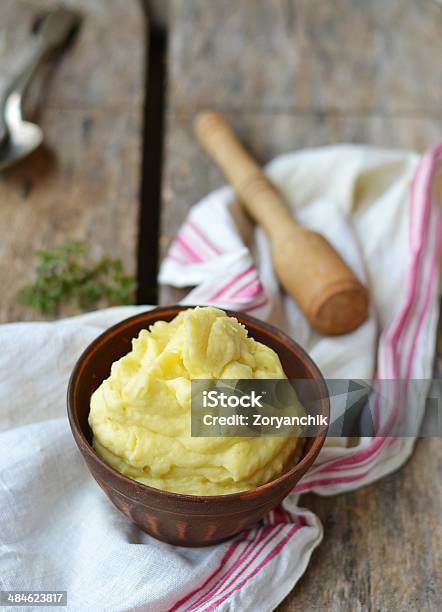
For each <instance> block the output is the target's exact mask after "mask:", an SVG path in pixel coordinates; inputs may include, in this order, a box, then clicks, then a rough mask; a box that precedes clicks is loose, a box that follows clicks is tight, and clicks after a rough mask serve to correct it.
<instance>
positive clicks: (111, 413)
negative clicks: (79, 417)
mask: <svg viewBox="0 0 442 612" xmlns="http://www.w3.org/2000/svg"><path fill="white" fill-rule="evenodd" d="M193 378H231V379H234V378H248V379H250V378H257V379H261V378H286V376H285V374H284V371H283V369H282V366H281V362H280V361H279V357H278V355H277V354H276V353H275V352H274V351H273V350H272V349H270V348H269V347H267V346H264V345H263V344H261V343H260V342H256V341H255V340H253V339H252V338H249V337H248V335H247V330H246V329H245V328H244V327H243V326H242V325H241V324H240V323H239V322H238V321H237V320H236V319H235V318H233V317H228V316H227V315H226V314H225V313H224V312H223V311H222V310H218V309H217V308H211V307H207V308H194V309H188V310H185V311H183V312H181V313H180V314H179V315H178V316H176V317H175V318H174V319H173V320H172V321H170V323H166V322H165V321H157V322H156V323H154V324H153V325H152V326H151V327H150V329H149V331H148V330H142V331H141V332H140V334H139V336H138V338H136V339H134V340H133V342H132V350H131V351H130V353H128V354H127V355H125V356H124V357H122V358H121V359H119V360H118V361H116V362H115V363H114V364H113V365H112V368H111V374H110V376H109V378H108V379H106V380H105V381H104V382H103V383H102V384H101V385H100V387H99V388H98V389H97V390H96V391H95V392H94V394H93V395H92V398H91V410H90V415H89V424H90V426H91V428H92V431H93V434H94V439H93V444H94V448H95V450H96V451H97V453H98V454H99V455H100V456H101V457H102V458H103V459H104V460H105V461H106V462H107V463H109V464H110V465H111V466H113V467H114V468H115V469H117V470H118V471H120V472H121V473H123V474H125V475H126V476H129V477H131V478H134V479H135V480H138V481H140V482H142V483H145V484H148V485H150V486H152V487H156V488H158V489H163V490H166V491H174V492H176V493H188V494H193V495H219V494H225V493H233V492H236V491H243V490H247V489H251V488H254V487H257V486H259V485H262V484H264V483H266V482H269V481H270V480H272V479H274V478H276V477H277V476H279V475H280V474H281V473H282V472H283V471H284V470H285V469H286V468H287V467H288V466H289V465H292V464H293V462H295V461H296V459H297V456H298V455H299V450H300V444H301V442H300V440H299V439H298V438H294V437H291V438H281V437H256V438H233V437H232V438H220V437H210V438H196V437H194V438H192V437H191V435H190V398H191V384H190V383H191V380H192V379H193Z"/></svg>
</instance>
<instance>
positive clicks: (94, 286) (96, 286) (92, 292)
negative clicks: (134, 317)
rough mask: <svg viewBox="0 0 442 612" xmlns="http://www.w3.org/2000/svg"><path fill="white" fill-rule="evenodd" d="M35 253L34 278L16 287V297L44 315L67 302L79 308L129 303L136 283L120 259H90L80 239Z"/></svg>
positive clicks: (132, 298)
mask: <svg viewBox="0 0 442 612" xmlns="http://www.w3.org/2000/svg"><path fill="white" fill-rule="evenodd" d="M35 256H36V257H37V259H38V262H39V263H38V265H37V269H36V273H35V279H34V281H33V282H32V283H30V284H28V285H25V286H24V287H23V288H22V289H21V290H20V292H19V294H18V299H19V301H20V302H21V303H22V304H25V305H28V306H31V307H32V308H34V309H36V310H38V311H39V312H40V313H42V314H44V315H56V314H57V313H58V311H59V309H60V306H61V305H62V304H65V303H69V302H72V303H76V304H77V305H78V306H79V307H80V308H81V310H89V309H91V308H93V307H95V306H98V305H108V306H110V305H117V304H130V303H133V300H134V291H135V289H136V282H135V280H134V279H133V278H132V277H131V276H129V275H127V274H126V273H125V270H124V266H123V263H122V261H121V260H120V259H112V258H111V257H109V256H108V255H102V256H101V257H100V258H99V259H98V260H97V261H92V260H91V258H90V257H89V254H88V249H87V247H86V245H85V244H84V243H82V242H68V243H66V244H62V245H60V246H57V247H55V248H54V249H52V250H47V251H37V252H36V253H35Z"/></svg>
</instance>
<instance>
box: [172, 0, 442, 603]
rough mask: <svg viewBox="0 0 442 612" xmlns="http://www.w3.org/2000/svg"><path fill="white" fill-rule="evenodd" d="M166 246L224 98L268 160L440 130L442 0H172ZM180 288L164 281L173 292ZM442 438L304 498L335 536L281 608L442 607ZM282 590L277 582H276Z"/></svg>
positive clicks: (424, 142) (201, 170) (198, 187)
mask: <svg viewBox="0 0 442 612" xmlns="http://www.w3.org/2000/svg"><path fill="white" fill-rule="evenodd" d="M169 27H170V32H169V56H168V67H169V78H168V88H169V89H168V107H167V133H166V154H165V174H164V189H163V206H162V232H161V240H162V243H161V246H162V249H163V252H164V249H165V248H166V247H167V244H168V243H169V241H170V240H171V238H172V237H173V236H174V234H175V232H176V230H177V229H178V227H179V225H180V224H181V222H182V221H183V219H184V216H185V214H186V213H187V211H188V209H189V207H190V206H191V205H192V204H193V203H194V202H196V201H197V200H198V199H199V198H200V197H201V196H203V195H204V194H206V193H207V192H208V191H210V190H211V189H213V188H215V187H217V186H219V185H220V184H222V183H223V179H222V177H221V175H220V174H219V172H218V171H217V170H216V168H215V167H214V165H213V164H212V163H211V162H210V161H209V160H208V159H207V157H206V156H205V154H204V153H203V152H202V151H201V150H200V148H199V146H198V145H197V144H196V143H195V140H194V138H193V135H192V130H191V120H192V117H193V115H194V113H195V112H196V111H197V110H200V109H203V108H215V109H218V110H220V111H222V112H224V113H225V114H226V115H227V116H228V117H229V119H230V120H231V121H232V123H233V125H234V127H235V129H236V130H237V131H238V133H239V134H240V136H241V137H242V139H243V140H244V142H245V143H247V145H248V147H249V148H250V149H251V150H252V151H253V153H254V155H255V156H256V157H257V158H258V159H259V160H261V161H262V162H266V161H267V160H269V159H271V158H272V157H274V156H275V155H278V154H279V153H283V152H285V151H292V150H293V149H298V148H302V147H307V146H316V145H323V144H329V143H334V142H362V143H372V144H376V145H383V146H386V147H409V148H413V149H417V150H424V149H425V148H427V147H429V146H431V145H432V144H435V143H436V142H438V141H439V140H440V139H441V135H442V121H441V120H442V64H441V62H440V61H439V60H438V59H437V58H441V57H442V37H441V36H440V32H441V29H442V8H441V6H440V5H438V4H437V3H436V2H434V1H433V0H422V1H421V2H420V3H418V4H416V3H415V2H414V0H390V1H389V2H384V1H383V0H374V1H372V2H359V1H358V0H337V1H336V2H333V3H331V2H321V0H241V1H240V2H237V1H236V0H220V1H217V2H207V0H185V1H184V0H171V2H170V13H169ZM175 296H176V293H174V292H172V291H170V290H169V289H168V288H165V289H163V291H162V301H163V302H167V301H170V300H173V299H174V298H175ZM441 460H442V444H441V441H440V440H437V439H433V440H422V441H420V442H419V443H418V444H417V448H416V452H415V453H414V455H413V457H412V459H411V460H410V461H409V462H408V463H407V465H406V466H405V467H404V468H403V469H402V470H400V471H399V472H398V473H396V474H392V475H391V476H388V477H387V478H385V479H384V480H382V481H380V482H379V483H376V484H374V485H372V486H369V487H365V488H364V489H361V490H360V491H355V492H353V493H348V494H345V495H340V496H338V497H331V498H319V497H316V496H313V495H308V496H305V497H304V498H303V500H302V503H303V505H305V506H306V507H309V508H311V509H312V510H314V511H315V512H316V513H317V515H318V516H319V517H320V518H321V520H322V522H323V524H324V528H325V537H324V541H323V543H322V545H321V546H320V547H319V549H318V550H317V551H316V552H315V553H314V555H313V558H312V561H311V563H310V565H309V567H308V570H307V572H306V574H305V575H304V576H303V578H302V579H301V580H300V582H299V583H298V585H297V586H296V587H295V588H294V590H293V592H292V593H291V594H290V595H289V596H288V597H287V598H286V600H285V601H284V602H283V603H282V604H281V606H280V607H279V611H280V612H288V611H290V610H293V611H294V610H335V611H336V612H344V611H347V610H348V611H349V612H350V611H351V612H353V611H354V610H364V611H369V610H437V609H440V607H441V605H442V573H441V567H442V546H441V541H442V514H441V507H442V487H441ZM269 588H271V585H269Z"/></svg>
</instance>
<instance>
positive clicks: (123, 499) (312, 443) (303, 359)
mask: <svg viewBox="0 0 442 612" xmlns="http://www.w3.org/2000/svg"><path fill="white" fill-rule="evenodd" d="M183 309H184V307H181V306H168V307H165V308H155V309H154V310H150V311H148V312H144V313H142V314H139V315H136V316H134V317H131V318H130V319H126V320H125V321H122V322H121V323H118V324H117V325H115V326H114V327H111V328H110V329H108V330H107V331H105V332H104V333H103V334H101V336H99V337H98V338H97V339H96V340H95V341H94V342H92V343H91V344H90V345H89V346H88V348H87V349H86V350H85V351H84V353H83V354H82V355H81V357H80V359H79V360H78V362H77V364H76V366H75V368H74V371H73V373H72V376H71V379H70V382H69V388H68V415H69V423H70V426H71V429H72V433H73V435H74V438H75V441H76V443H77V445H78V448H79V449H80V452H81V454H82V455H83V457H84V459H85V461H86V464H87V466H88V468H89V470H90V472H91V474H92V476H93V477H94V478H95V480H96V481H97V482H98V484H99V485H100V487H101V488H102V489H103V491H104V492H105V493H106V495H107V496H108V497H109V499H110V500H111V502H112V503H113V504H114V505H115V506H116V507H117V508H118V509H119V510H121V511H122V512H123V513H124V514H125V515H126V516H127V517H128V519H129V520H130V521H132V522H133V523H135V525H137V526H138V527H139V528H140V529H142V530H143V531H145V532H147V533H149V534H150V535H152V536H153V537H155V538H157V539H159V540H163V541H164V542H168V543H170V544H177V545H180V546H208V545H211V544H215V543H217V542H220V541H222V540H224V539H226V538H229V537H231V536H234V535H236V534H237V533H239V532H240V531H241V530H243V529H246V528H248V527H250V526H252V525H253V524H255V523H256V522H258V521H259V520H260V519H262V518H263V517H264V516H265V515H266V514H267V513H268V512H270V510H272V509H273V508H275V507H276V506H277V505H278V504H279V503H280V502H281V501H282V500H283V499H284V497H286V495H288V493H289V492H290V491H291V490H292V489H293V487H294V486H295V485H296V483H297V482H298V481H299V480H300V478H301V477H302V476H303V475H304V474H305V473H306V471H307V470H308V469H309V468H310V466H311V465H312V463H313V462H314V460H315V458H316V457H317V455H318V453H319V451H320V449H321V447H322V445H323V444H324V440H325V434H326V430H325V429H324V430H322V431H321V435H320V436H317V437H313V438H307V440H306V443H305V445H304V449H303V454H302V457H301V459H300V461H299V462H298V463H297V464H296V465H295V466H294V467H293V468H292V469H291V470H289V471H288V472H286V473H284V474H283V475H282V476H280V477H279V478H277V479H276V480H273V481H271V482H269V483H267V484H265V485H262V486H260V487H258V488H256V489H252V490H250V491H244V492H241V493H232V494H228V495H213V496H197V495H182V494H178V493H169V492H167V491H161V490H159V489H155V488H153V487H149V486H147V485H144V484H141V483H139V482H136V481H135V480H132V479H131V478H128V477H126V476H123V475H122V474H120V473H119V472H117V471H116V470H114V469H113V468H111V467H110V466H109V465H107V464H106V463H105V462H104V461H103V460H102V459H100V457H99V456H98V455H97V454H96V453H95V451H94V450H93V448H92V444H91V442H92V433H91V430H90V428H89V425H88V415H89V403H90V398H91V395H92V393H93V391H95V389H96V388H97V387H98V386H99V385H100V384H101V382H102V381H103V380H104V379H105V378H107V377H108V376H109V374H110V368H111V364H112V363H113V362H114V361H115V360H117V359H119V358H120V357H122V356H123V355H125V354H126V353H128V352H129V351H130V349H131V340H132V338H134V337H135V336H137V335H138V333H139V332H140V330H141V329H144V328H146V327H148V326H149V325H151V324H152V323H154V322H155V321H157V320H163V321H170V320H171V319H173V317H175V315H176V314H177V313H178V312H179V311H180V310H183ZM227 313H228V314H230V315H232V316H235V317H236V318H237V319H238V321H240V322H241V323H243V324H244V325H245V326H246V328H247V329H248V331H249V334H250V336H252V337H253V338H255V339H256V340H259V341H260V342H263V343H264V344H266V345H267V346H270V347H271V348H272V349H274V350H275V351H276V352H277V353H278V355H279V358H280V359H281V363H282V366H283V368H284V371H285V373H286V375H287V377H288V378H298V379H312V381H313V384H312V385H310V384H309V390H310V391H309V393H311V394H315V395H316V397H315V398H309V399H315V400H317V401H318V402H319V406H320V408H319V412H320V413H321V414H323V415H325V416H326V417H327V418H328V416H329V400H328V396H327V391H326V385H325V382H324V379H323V377H322V375H321V373H320V372H319V370H318V368H317V367H316V365H315V364H314V363H313V361H312V360H311V359H310V357H309V356H308V355H307V353H306V352H305V351H304V350H303V349H302V348H301V347H300V346H299V345H298V344H297V343H296V342H294V341H293V340H292V339H291V338H289V337H288V336H287V335H286V334H284V333H282V332H281V331H279V330H278V329H276V328H275V327H273V326H272V325H268V324H267V323H263V322H261V321H258V320H257V319H254V318H253V317H249V316H246V315H244V314H242V313H239V312H229V311H227ZM301 400H302V398H301Z"/></svg>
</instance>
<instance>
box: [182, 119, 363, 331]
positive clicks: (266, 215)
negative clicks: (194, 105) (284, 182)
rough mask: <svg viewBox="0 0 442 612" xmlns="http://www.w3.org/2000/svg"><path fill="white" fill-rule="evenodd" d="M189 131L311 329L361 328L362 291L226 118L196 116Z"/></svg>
mask: <svg viewBox="0 0 442 612" xmlns="http://www.w3.org/2000/svg"><path fill="white" fill-rule="evenodd" d="M194 129H195V133H196V136H197V138H198V140H199V142H200V144H201V145H202V146H203V147H204V149H205V150H206V151H207V153H208V154H209V155H210V157H211V158H212V159H213V160H214V161H215V162H216V163H217V164H218V166H219V167H220V168H221V170H222V171H223V173H224V174H225V176H226V177H227V179H228V180H229V182H230V183H231V185H232V186H233V188H234V190H235V192H236V195H237V197H238V199H239V200H240V202H241V203H242V204H243V206H244V207H245V209H246V210H247V212H248V213H249V214H250V216H251V217H252V218H253V219H254V220H255V221H256V222H257V223H259V224H260V225H261V226H262V227H263V228H264V230H265V232H266V233H267V235H268V237H269V239H270V241H271V245H272V260H273V266H274V269H275V272H276V274H277V276H278V278H279V281H280V282H281V285H282V286H283V287H284V289H285V290H286V291H287V293H288V294H289V295H290V296H291V297H292V298H293V299H294V300H295V301H296V302H297V304H298V305H299V307H300V308H301V310H302V311H303V313H304V314H305V316H306V317H307V319H308V320H309V322H310V324H311V326H312V327H313V328H314V329H316V330H317V331H318V332H320V333H321V334H324V335H330V336H333V335H338V334H345V333H347V332H349V331H351V330H353V329H355V328H356V327H358V326H359V325H361V323H363V322H364V321H365V320H366V319H367V316H368V301H369V300H368V292H367V289H366V288H365V287H364V286H363V285H362V283H361V282H360V281H359V280H358V279H357V278H356V276H355V275H354V274H353V272H352V270H351V269H350V268H349V267H348V266H347V264H346V263H345V262H344V261H343V260H342V258H341V257H340V255H338V253H337V252H336V251H335V249H334V248H333V247H332V246H331V244H330V243H329V242H328V241H327V240H326V239H325V238H324V237H323V236H321V234H318V233H316V232H313V231H311V230H308V229H306V228H304V227H302V226H301V225H299V224H298V223H297V222H296V220H295V219H294V218H293V216H292V213H291V212H290V210H289V208H288V206H287V205H286V203H285V201H284V198H283V196H282V194H281V193H280V192H279V191H278V190H277V188H276V187H275V185H274V184H273V183H272V182H271V181H270V180H269V179H268V178H267V177H266V176H265V175H264V174H263V171H262V169H261V168H260V166H259V165H258V164H257V163H256V162H255V160H253V159H252V158H251V157H250V155H249V154H248V153H247V151H246V150H245V149H244V147H243V146H242V145H241V143H240V142H239V141H238V139H237V137H236V135H235V134H234V132H233V130H232V128H231V127H230V125H229V124H228V122H227V121H226V119H225V118H224V117H223V116H222V115H220V114H218V113H215V112H210V111H206V112H202V113H199V114H198V115H197V117H196V119H195V123H194Z"/></svg>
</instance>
